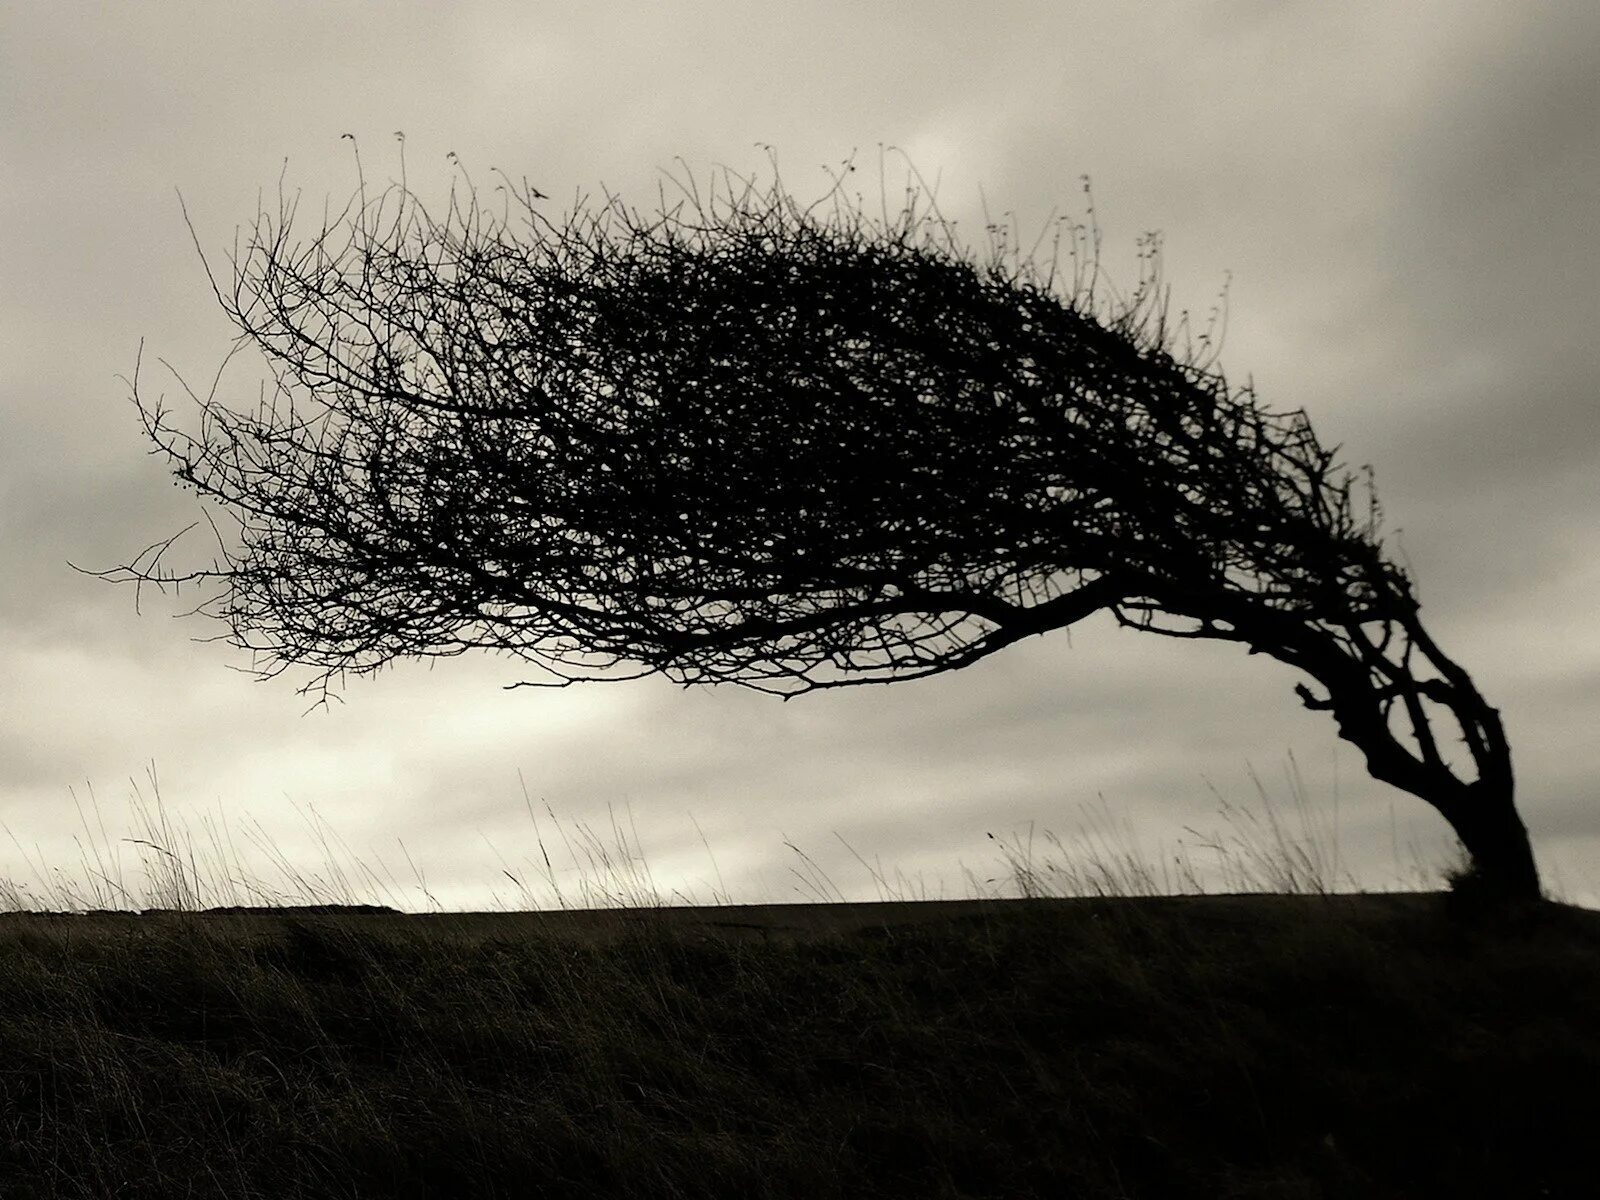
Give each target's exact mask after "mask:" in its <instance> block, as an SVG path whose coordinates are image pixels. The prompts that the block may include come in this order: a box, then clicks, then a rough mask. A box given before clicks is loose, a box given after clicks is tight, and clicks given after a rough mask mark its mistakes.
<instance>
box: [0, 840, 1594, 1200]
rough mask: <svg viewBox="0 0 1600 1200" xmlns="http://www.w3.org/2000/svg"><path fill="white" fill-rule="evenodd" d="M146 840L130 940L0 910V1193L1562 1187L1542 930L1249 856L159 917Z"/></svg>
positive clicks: (65, 905)
mask: <svg viewBox="0 0 1600 1200" xmlns="http://www.w3.org/2000/svg"><path fill="white" fill-rule="evenodd" d="M148 844H149V845H151V846H156V847H157V849H158V850H159V852H160V853H159V854H157V858H158V859H159V860H160V861H162V862H170V863H172V864H175V865H174V866H173V870H174V871H177V872H178V873H177V874H174V875H171V876H169V877H167V885H168V886H167V887H166V889H165V891H164V892H161V891H159V890H158V895H157V896H156V897H155V899H156V900H157V901H158V903H157V904H155V905H152V906H150V907H151V908H165V909H166V911H148V912H146V913H144V914H143V915H140V914H139V913H136V912H133V911H104V909H105V908H106V907H107V906H105V905H101V904H97V903H93V901H94V900H96V899H97V898H98V897H96V896H93V895H91V896H89V897H65V896H62V895H60V894H59V893H58V894H57V895H56V897H55V898H56V899H57V900H58V901H62V902H61V903H59V905H58V907H59V908H61V909H73V910H76V911H62V912H56V913H53V914H52V913H46V912H42V911H31V912H27V911H18V912H13V913H8V914H0V1196H3V1197H5V1198H6V1200H13V1198H17V1200H21V1198H25V1197H34V1196H39V1197H55V1196H61V1197H119V1198H121V1197H129V1198H131V1197H162V1198H170V1197H188V1196H192V1197H209V1196H219V1197H220V1196H229V1197H246V1196H249V1197H273V1198H274V1200H277V1198H288V1197H307V1198H309V1197H317V1198H326V1197H387V1196H395V1197H419V1198H420V1197H441V1198H445V1197H495V1196H506V1197H520V1196H553V1197H591V1196H592V1197H631V1196H661V1197H667V1196H708V1197H711V1196H729V1197H733V1196H737V1197H751V1198H756V1197H808V1198H810V1197H819V1198H820V1197H841V1198H843V1197H851V1198H854V1197H872V1196H907V1197H957V1196H963V1197H988V1196H992V1197H1008V1196H1016V1197H1021V1196H1049V1197H1184V1196H1197V1197H1198V1196H1203V1197H1229V1196H1236V1197H1246V1196H1250V1197H1286V1198H1287V1197H1320V1196H1352V1197H1354V1196H1416V1197H1431V1196H1446V1195H1454V1196H1476V1195H1484V1196H1506V1197H1520V1196H1529V1197H1534V1196H1589V1195H1593V1194H1594V1192H1593V1186H1594V1183H1593V1180H1594V1177H1595V1166H1594V1163H1593V1158H1592V1151H1591V1149H1590V1147H1591V1145H1592V1134H1593V1127H1594V1119H1595V1115H1596V1111H1597V1105H1596V1082H1595V1081H1596V1080H1597V1079H1600V1037H1597V1015H1596V1014H1600V913H1594V912H1590V911H1587V910H1582V909H1577V908H1573V907H1571V906H1567V905H1562V904H1555V903H1550V904H1546V905H1544V906H1541V907H1540V908H1538V909H1535V910H1531V911H1525V912H1522V913H1520V914H1514V915H1510V916H1507V917H1504V918H1501V919H1496V920H1489V921H1485V920H1482V919H1479V918H1475V917H1474V916H1473V914H1471V913H1470V912H1468V911H1465V910H1463V908H1462V906H1461V905H1460V903H1459V902H1458V899H1457V898H1456V897H1453V896H1452V895H1451V894H1449V893H1448V892H1433V893H1425V892H1424V893H1405V894H1373V895H1350V894H1335V893H1332V892H1330V891H1327V890H1326V889H1324V890H1323V891H1318V890H1317V887H1316V884H1317V883H1318V880H1317V878H1316V877H1315V875H1309V876H1308V875H1307V874H1306V870H1305V866H1306V863H1311V862H1313V861H1314V860H1313V859H1311V858H1306V859H1304V860H1303V861H1300V862H1299V866H1296V861H1297V860H1295V859H1294V858H1293V853H1294V850H1293V847H1292V846H1290V845H1289V844H1287V843H1283V842H1280V844H1279V862H1278V868H1279V872H1280V875H1281V876H1282V877H1283V878H1288V879H1290V880H1291V881H1292V880H1294V879H1298V880H1299V883H1300V885H1301V886H1300V887H1299V889H1298V890H1299V894H1292V893H1291V892H1289V891H1284V890H1280V892H1279V893H1278V894H1265V893H1264V894H1254V895H1212V896H1204V895H1188V896H1171V897H1160V896H1152V895H1149V894H1145V893H1148V891H1149V888H1148V887H1146V886H1145V883H1148V878H1147V877H1143V876H1141V875H1140V874H1139V872H1138V871H1137V870H1135V869H1133V866H1132V865H1130V864H1128V863H1121V864H1107V863H1102V868H1103V869H1102V870H1101V871H1100V873H1099V874H1098V875H1097V874H1095V873H1094V872H1092V871H1091V872H1090V873H1089V874H1088V875H1083V874H1081V873H1080V875H1079V876H1077V877H1076V878H1077V882H1078V883H1080V884H1088V885H1089V886H1088V887H1086V888H1080V890H1087V891H1089V892H1091V893H1095V892H1098V893H1100V894H1089V895H1082V896H1077V897H1070V896H1060V895H1056V896H1051V895H1046V894H1043V892H1044V890H1045V889H1044V888H1043V887H1042V886H1041V880H1048V879H1050V878H1055V876H1052V875H1051V873H1050V872H1049V871H1048V870H1047V869H1043V868H1041V867H1040V866H1039V865H1038V864H1035V863H1033V862H1032V861H1031V860H1027V859H1023V858H1018V857H1013V858H1012V859H1011V865H1012V866H1013V868H1015V869H1016V871H1017V872H1018V873H1019V877H1018V880H1017V882H1018V887H1019V890H1021V891H1023V892H1024V893H1025V895H1024V897H1023V898H1016V899H988V898H980V899H971V900H967V901H947V902H913V901H905V900H901V901H893V900H891V901H887V902H885V903H881V904H866V905H839V904H802V905H764V906H739V905H728V904H724V905H717V906H710V907H704V908H699V909H692V908H686V907H682V906H679V907H665V906H655V905H647V906H638V905H635V906H628V905H626V904H625V903H623V904H620V905H613V906H612V907H611V908H609V909H607V910H604V911H594V910H586V909H580V908H577V907H574V906H568V907H567V908H566V909H565V910H559V909H558V910H557V911H551V912H500V913H480V914H472V915H462V914H451V913H399V912H383V911H372V912H351V911H344V912H340V911H317V910H315V909H309V908H303V909H299V910H295V909H283V910H282V911H278V912H233V913H227V912H200V911H194V910H195V908H196V907H197V905H196V904H195V903H194V901H195V898H196V897H195V893H194V890H193V888H192V886H191V885H192V882H193V880H192V876H191V875H190V874H188V873H186V872H187V870H188V869H187V868H184V862H183V856H182V854H181V853H180V852H179V849H181V847H180V848H179V849H175V848H174V847H173V846H172V845H170V844H167V845H159V844H158V843H157V842H156V841H154V840H150V841H149V842H148ZM594 845H595V846H598V845H599V843H598V842H595V843H594ZM607 861H611V860H605V859H604V858H603V857H602V860H601V865H602V866H603V865H605V864H606V862H607ZM630 861H631V860H630ZM1262 862H1264V863H1265V862H1268V860H1267V859H1262ZM612 865H616V864H615V862H613V863H612ZM179 868H184V870H182V871H179ZM101 874H102V876H107V873H106V872H102V873H101ZM1142 878H1143V879H1144V881H1145V882H1144V883H1141V879H1142ZM1119 881H1120V884H1121V888H1122V894H1119V893H1118V887H1117V885H1118V883H1119ZM108 884H109V880H108ZM596 887H597V888H598V890H599V891H601V892H605V893H606V894H610V895H614V896H616V895H621V894H623V893H624V892H626V890H627V889H626V887H620V888H619V887H613V888H611V889H609V891H608V890H607V888H606V887H605V886H604V885H600V884H597V885H596ZM186 889H187V890H186ZM586 894H593V893H586ZM11 898H12V900H13V901H14V902H15V901H17V900H19V899H22V898H24V897H23V896H22V895H21V893H20V892H19V891H18V890H17V888H16V887H15V886H13V888H12V894H11ZM124 898H125V897H124ZM86 899H87V900H89V901H90V903H85V902H84V900H86ZM162 899H165V900H168V901H174V900H176V901H179V903H168V904H165V905H162V904H160V903H159V901H160V900H162ZM300 900H301V901H302V902H303V903H308V904H319V903H324V902H325V901H326V897H325V896H322V895H320V894H308V895H307V896H305V897H301V898H300ZM277 902H278V903H280V904H282V903H286V902H292V900H291V901H285V900H283V899H282V898H280V899H279V900H278V901H277ZM13 906H14V907H19V908H20V907H24V906H23V905H20V904H15V903H14V905H13ZM85 910H100V911H85Z"/></svg>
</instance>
